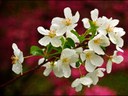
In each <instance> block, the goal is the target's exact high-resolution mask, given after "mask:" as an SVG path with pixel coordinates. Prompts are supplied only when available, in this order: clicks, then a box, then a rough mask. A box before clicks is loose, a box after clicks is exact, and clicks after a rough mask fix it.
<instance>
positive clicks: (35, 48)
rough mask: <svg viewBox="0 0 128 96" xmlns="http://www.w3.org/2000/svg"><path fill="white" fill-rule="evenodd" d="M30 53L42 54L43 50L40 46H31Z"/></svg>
mask: <svg viewBox="0 0 128 96" xmlns="http://www.w3.org/2000/svg"><path fill="white" fill-rule="evenodd" d="M30 54H32V55H36V56H40V55H43V50H41V49H40V48H39V47H38V46H31V48H30Z"/></svg>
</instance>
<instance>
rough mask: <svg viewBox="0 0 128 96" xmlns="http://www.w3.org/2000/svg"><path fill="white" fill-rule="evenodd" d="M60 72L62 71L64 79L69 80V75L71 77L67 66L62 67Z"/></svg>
mask: <svg viewBox="0 0 128 96" xmlns="http://www.w3.org/2000/svg"><path fill="white" fill-rule="evenodd" d="M62 70H63V73H64V77H65V78H69V77H70V75H71V69H70V67H69V65H64V66H63V67H62Z"/></svg>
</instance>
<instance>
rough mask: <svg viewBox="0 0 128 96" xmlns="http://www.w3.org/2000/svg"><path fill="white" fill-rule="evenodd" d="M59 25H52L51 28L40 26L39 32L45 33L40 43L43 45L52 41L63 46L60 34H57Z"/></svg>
mask: <svg viewBox="0 0 128 96" xmlns="http://www.w3.org/2000/svg"><path fill="white" fill-rule="evenodd" d="M57 27H58V26H57V25H55V24H54V25H51V27H50V30H47V29H44V28H43V27H41V26H39V27H38V28H37V30H38V32H39V33H40V34H42V35H44V37H43V38H41V39H40V40H39V44H40V45H42V46H47V45H48V44H49V43H51V44H52V45H53V46H55V47H59V46H61V40H60V36H59V35H57V33H56V31H57Z"/></svg>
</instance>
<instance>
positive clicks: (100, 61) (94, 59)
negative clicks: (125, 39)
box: [91, 54, 104, 66]
mask: <svg viewBox="0 0 128 96" xmlns="http://www.w3.org/2000/svg"><path fill="white" fill-rule="evenodd" d="M103 62H104V60H103V58H101V57H100V56H98V55H96V54H94V55H93V56H92V58H91V63H92V64H93V65H95V66H101V65H102V64H103Z"/></svg>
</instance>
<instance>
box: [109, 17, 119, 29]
mask: <svg viewBox="0 0 128 96" xmlns="http://www.w3.org/2000/svg"><path fill="white" fill-rule="evenodd" d="M118 23H119V20H117V19H114V20H111V21H110V26H113V27H115V26H116V25H117V24H118Z"/></svg>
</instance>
